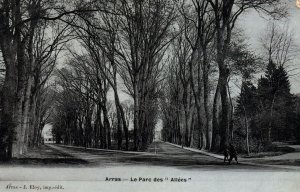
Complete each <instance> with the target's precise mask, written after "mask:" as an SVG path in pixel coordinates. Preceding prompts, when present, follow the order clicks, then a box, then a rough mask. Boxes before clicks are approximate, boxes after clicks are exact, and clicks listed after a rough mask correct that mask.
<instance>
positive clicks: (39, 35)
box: [0, 0, 68, 159]
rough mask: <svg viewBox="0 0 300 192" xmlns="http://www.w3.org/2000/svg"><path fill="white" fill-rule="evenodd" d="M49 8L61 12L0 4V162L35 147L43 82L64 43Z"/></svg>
mask: <svg viewBox="0 0 300 192" xmlns="http://www.w3.org/2000/svg"><path fill="white" fill-rule="evenodd" d="M55 7H57V8H58V7H60V8H61V9H63V8H62V7H61V4H59V3H57V2H55V1H43V0H32V1H27V0H12V1H11V0H1V1H0V47H1V49H0V50H1V51H0V52H1V60H2V61H3V68H2V69H1V70H2V72H3V73H2V74H1V76H2V75H3V76H2V77H3V81H2V82H1V87H0V89H1V100H0V101H1V103H0V106H1V107H0V157H1V158H4V159H6V158H10V157H19V156H20V155H22V154H24V153H25V152H26V151H27V147H28V146H35V145H37V144H38V143H39V138H40V132H41V128H43V126H44V124H45V120H46V119H47V117H48V115H47V113H46V112H45V111H46V109H45V107H46V105H47V104H45V103H47V102H48V101H49V99H48V98H47V97H48V95H49V94H48V91H47V89H48V88H47V83H46V82H47V80H48V78H49V76H50V74H51V72H52V70H53V69H54V66H55V63H56V60H57V57H58V54H59V52H60V51H61V49H62V45H63V44H64V42H65V41H66V40H67V39H66V38H65V37H66V35H65V34H66V32H67V31H68V26H67V25H65V24H62V23H60V22H53V20H54V18H53V17H52V16H54V15H55V14H58V11H55V9H54V8H55ZM53 14H54V15H53ZM2 77H1V78H2Z"/></svg>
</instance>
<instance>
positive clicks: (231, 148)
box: [228, 143, 239, 164]
mask: <svg viewBox="0 0 300 192" xmlns="http://www.w3.org/2000/svg"><path fill="white" fill-rule="evenodd" d="M232 159H235V161H236V164H238V163H239V162H238V159H237V153H236V150H235V148H234V146H233V145H232V144H231V143H230V144H229V161H228V164H230V163H231V161H232Z"/></svg>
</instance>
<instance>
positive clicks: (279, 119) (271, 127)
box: [257, 61, 295, 142]
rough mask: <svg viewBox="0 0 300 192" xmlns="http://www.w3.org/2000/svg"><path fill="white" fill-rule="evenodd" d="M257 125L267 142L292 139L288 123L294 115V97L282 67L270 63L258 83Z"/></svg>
mask: <svg viewBox="0 0 300 192" xmlns="http://www.w3.org/2000/svg"><path fill="white" fill-rule="evenodd" d="M257 90H258V91H257V92H258V104H259V105H258V106H259V111H260V114H259V116H260V117H259V121H260V122H259V124H260V127H261V129H262V131H263V135H264V136H266V137H265V139H266V140H267V141H268V142H271V141H279V140H281V141H282V140H290V139H292V135H293V134H292V133H293V129H294V128H293V127H294V125H291V124H290V123H289V121H290V120H291V118H293V116H294V115H293V114H294V111H295V110H294V106H295V103H294V96H293V95H292V94H291V93H290V82H289V77H288V74H287V72H286V70H285V69H284V67H283V66H279V67H276V65H275V63H274V62H273V61H270V62H269V64H268V66H267V70H266V72H265V77H261V78H260V79H259V81H258V89H257Z"/></svg>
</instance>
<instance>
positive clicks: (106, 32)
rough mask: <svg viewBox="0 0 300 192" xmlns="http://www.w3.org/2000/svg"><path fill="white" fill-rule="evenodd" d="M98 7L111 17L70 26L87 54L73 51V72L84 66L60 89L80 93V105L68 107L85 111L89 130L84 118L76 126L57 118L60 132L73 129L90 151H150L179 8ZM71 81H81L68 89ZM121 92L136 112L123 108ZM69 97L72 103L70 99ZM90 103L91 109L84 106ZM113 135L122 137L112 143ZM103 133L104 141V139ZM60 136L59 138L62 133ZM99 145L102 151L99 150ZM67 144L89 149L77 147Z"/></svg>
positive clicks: (157, 4) (164, 4)
mask: <svg viewBox="0 0 300 192" xmlns="http://www.w3.org/2000/svg"><path fill="white" fill-rule="evenodd" d="M93 6H96V7H97V6H99V7H102V9H103V8H104V9H106V10H108V11H109V13H108V12H103V11H97V12H96V11H95V12H91V13H90V14H84V15H78V17H77V18H76V19H74V20H72V21H69V24H70V26H72V29H73V30H74V32H73V33H74V36H75V37H76V39H77V41H78V43H79V46H80V47H81V48H82V50H81V53H78V51H76V50H75V51H74V50H71V53H72V55H73V57H74V58H73V60H71V62H69V63H70V65H69V66H72V65H73V66H74V63H78V62H79V64H78V65H76V67H71V68H72V69H71V71H70V72H68V73H70V74H72V75H70V76H72V77H70V76H68V77H66V78H63V79H60V82H61V83H62V84H64V86H60V87H61V88H62V90H63V91H62V92H61V93H68V94H72V93H71V91H70V90H71V89H76V90H72V92H76V94H75V95H76V97H74V98H76V101H74V104H73V105H72V104H67V102H69V101H65V100H64V101H65V102H64V104H66V105H69V106H72V107H74V106H76V107H80V108H81V109H82V111H85V112H84V113H85V114H84V118H83V119H84V121H81V122H84V125H83V126H81V125H80V124H81V122H80V120H79V119H80V115H79V116H72V117H70V118H72V123H71V124H70V125H66V124H67V122H66V121H68V118H62V117H63V116H62V115H61V114H60V113H57V114H58V116H57V117H56V118H55V119H56V120H55V122H57V123H56V124H54V130H58V131H59V130H65V131H67V132H68V129H70V128H71V129H72V130H73V131H71V133H70V134H71V135H72V136H71V137H72V138H73V140H74V138H76V139H80V138H81V137H84V138H86V139H85V140H86V141H88V144H86V143H85V144H84V145H85V146H86V145H87V146H96V147H102V148H106V147H107V148H111V145H114V143H111V142H112V141H113V142H116V145H117V148H118V149H125V150H128V149H129V147H130V146H133V147H132V148H131V149H134V150H145V149H146V148H147V146H148V144H149V143H151V142H152V140H153V134H154V128H155V125H156V121H157V115H158V98H159V93H160V86H159V83H160V81H161V80H162V74H161V69H162V67H163V60H164V55H165V52H166V50H167V47H168V44H169V43H170V41H171V40H172V35H171V28H172V26H173V25H174V21H175V18H176V13H175V6H174V4H173V2H172V1H163V0H157V1H150V0H148V1H111V2H108V3H107V4H106V5H105V7H103V6H104V5H103V4H100V3H99V4H94V5H93ZM99 9H100V8H99ZM75 71H76V73H74V72H75ZM74 75H75V77H74ZM71 79H78V80H77V82H75V81H72V82H70V83H68V81H71ZM79 84H80V85H79ZM81 84H83V85H81ZM74 86H76V87H77V88H75V87H74ZM72 87H73V88H72ZM108 90H111V92H112V93H113V96H114V101H113V102H112V104H113V105H114V106H113V109H114V110H115V116H116V118H115V119H116V122H113V121H112V119H111V118H110V119H109V115H108V113H109V107H108V106H109V105H111V103H110V102H108V101H107V94H108ZM120 91H125V92H126V93H127V94H128V95H129V96H130V97H131V98H132V100H133V105H132V112H130V111H129V110H126V108H124V106H123V105H122V104H121V101H120V98H119V93H120ZM68 94H67V95H66V97H69V96H70V95H68ZM82 97H83V98H85V99H83V100H84V101H83V100H82V99H79V98H82ZM96 98H98V99H96ZM85 102H87V103H86V104H84V103H85ZM82 105H84V106H82ZM65 110H67V109H65ZM73 110H74V111H73ZM75 111H77V109H70V110H69V113H70V114H71V115H74V114H75V113H74V112H75ZM79 111H80V110H79ZM129 113H133V114H132V115H131V116H133V119H132V128H133V133H132V134H130V131H129V128H128V125H129V122H128V121H129V120H128V114H129ZM60 119H61V120H62V121H64V122H65V123H62V122H61V120H60ZM111 124H115V125H116V126H111ZM69 127H70V128H69ZM78 127H80V128H78ZM98 130H99V131H98ZM111 130H113V135H116V137H115V138H111V135H112V134H111ZM78 131H81V133H78ZM98 132H99V134H100V135H101V134H102V136H100V137H98V135H99V134H98ZM82 133H84V134H82ZM54 134H55V135H58V134H57V132H56V131H55V132H54ZM130 135H132V137H131V138H130V137H129V136H130ZM68 139H70V137H69V136H68ZM76 139H75V140H76ZM112 139H113V140H112ZM123 140H124V141H125V142H123ZM130 140H133V142H131V141H130ZM99 141H100V143H101V145H98V142H99ZM65 142H66V143H68V144H76V145H83V143H78V142H75V143H73V141H65ZM123 144H125V146H122V145H123Z"/></svg>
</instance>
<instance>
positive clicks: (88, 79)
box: [0, 0, 288, 158]
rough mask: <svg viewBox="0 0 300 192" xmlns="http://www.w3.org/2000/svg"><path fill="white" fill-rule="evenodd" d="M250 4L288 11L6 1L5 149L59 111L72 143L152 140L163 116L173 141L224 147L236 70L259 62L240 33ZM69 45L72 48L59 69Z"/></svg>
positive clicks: (232, 3)
mask: <svg viewBox="0 0 300 192" xmlns="http://www.w3.org/2000/svg"><path fill="white" fill-rule="evenodd" d="M248 9H255V10H257V11H262V12H264V13H267V14H269V15H271V16H272V17H282V16H283V15H284V13H285V11H284V9H283V6H282V5H281V3H280V1H279V0H229V1H228V0H191V1H184V0H118V1H116V0H109V1H88V0H86V1H75V0H74V1H57V0H51V1H46V0H0V45H1V58H2V60H3V64H4V66H3V68H2V67H1V68H0V70H1V71H0V72H1V74H2V75H1V77H3V83H2V84H1V104H0V109H1V111H0V125H1V127H0V156H1V157H4V158H10V157H19V156H21V155H22V154H24V153H25V152H26V150H27V147H28V146H36V145H38V143H39V138H40V134H41V133H40V132H41V128H42V127H43V125H44V123H46V122H47V119H49V117H50V119H51V120H50V121H51V122H52V124H53V126H54V131H53V133H54V135H55V137H56V139H57V141H58V142H59V141H63V142H64V143H66V144H74V145H82V146H95V147H101V148H110V147H111V146H112V145H114V143H112V142H115V141H116V145H117V148H118V149H126V150H128V149H129V148H130V145H131V144H132V146H133V149H134V150H144V149H146V148H147V146H148V144H149V143H151V142H152V140H153V135H154V129H155V125H156V122H157V119H158V117H159V115H160V114H161V116H160V117H161V118H162V119H163V124H164V129H163V136H164V139H166V140H169V141H171V142H176V143H180V144H183V145H186V146H195V147H199V148H207V149H213V150H218V149H222V147H224V146H225V145H226V144H227V143H228V140H229V139H230V138H231V137H232V136H231V135H232V134H230V133H232V132H233V129H234V122H233V121H232V119H233V117H234V110H233V109H234V108H233V101H232V99H231V96H230V91H229V86H228V85H229V80H230V77H232V76H233V75H240V76H242V77H243V78H244V77H248V76H251V74H252V73H253V71H255V67H254V66H255V65H256V64H257V63H258V62H257V61H256V57H255V55H253V54H252V53H249V51H247V49H244V48H243V45H242V44H241V43H240V42H239V41H238V40H237V41H236V40H234V38H232V37H233V36H237V35H235V34H234V33H235V32H234V29H235V24H236V21H237V20H238V18H239V17H240V16H241V15H242V13H244V12H245V11H246V10H248ZM273 39H275V38H273ZM70 40H72V43H69V42H70ZM275 40H276V39H275ZM272 43H275V44H272V46H270V47H272V48H273V47H276V46H277V47H282V46H281V45H280V43H279V44H278V43H276V41H272ZM285 43H286V44H288V42H285ZM65 45H68V46H65ZM270 45H271V44H270ZM275 50H276V49H275ZM283 50H286V49H285V48H284V49H283ZM60 53H63V54H64V55H67V54H69V57H68V58H66V57H64V58H60V61H63V63H62V64H63V67H61V66H60V67H57V69H55V66H56V63H57V60H58V58H59V54H60ZM277 53H278V52H277ZM280 53H284V51H282V52H280ZM274 54H276V51H273V49H269V54H268V55H270V56H273V55H274ZM60 55H62V54H60ZM277 55H278V54H277ZM280 58H281V59H283V57H278V58H277V59H280ZM274 61H275V60H274ZM275 62H277V60H276V61H275ZM1 63H2V62H1ZM277 64H279V63H277ZM241 66H242V67H241ZM53 71H56V72H55V73H54V75H53V73H52V72H53ZM216 74H217V75H216ZM216 76H218V78H216ZM52 77H55V79H54V78H52ZM0 82H1V81H0ZM215 82H217V83H215ZM121 91H124V92H126V93H127V94H128V95H129V96H130V97H131V98H132V101H133V102H132V103H133V104H132V111H131V110H128V109H129V108H130V107H126V106H124V105H122V102H121V100H120V96H119V94H120V92H121ZM110 93H112V95H113V98H114V99H113V101H112V102H111V101H109V100H108V99H107V98H108V94H110ZM273 108H274V107H273ZM111 109H114V112H113V113H111ZM160 112H161V113H160ZM50 114H51V115H50ZM131 117H132V119H133V120H132V127H133V131H132V139H131V136H130V135H131V132H130V120H129V119H130V118H131ZM131 140H132V142H131Z"/></svg>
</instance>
